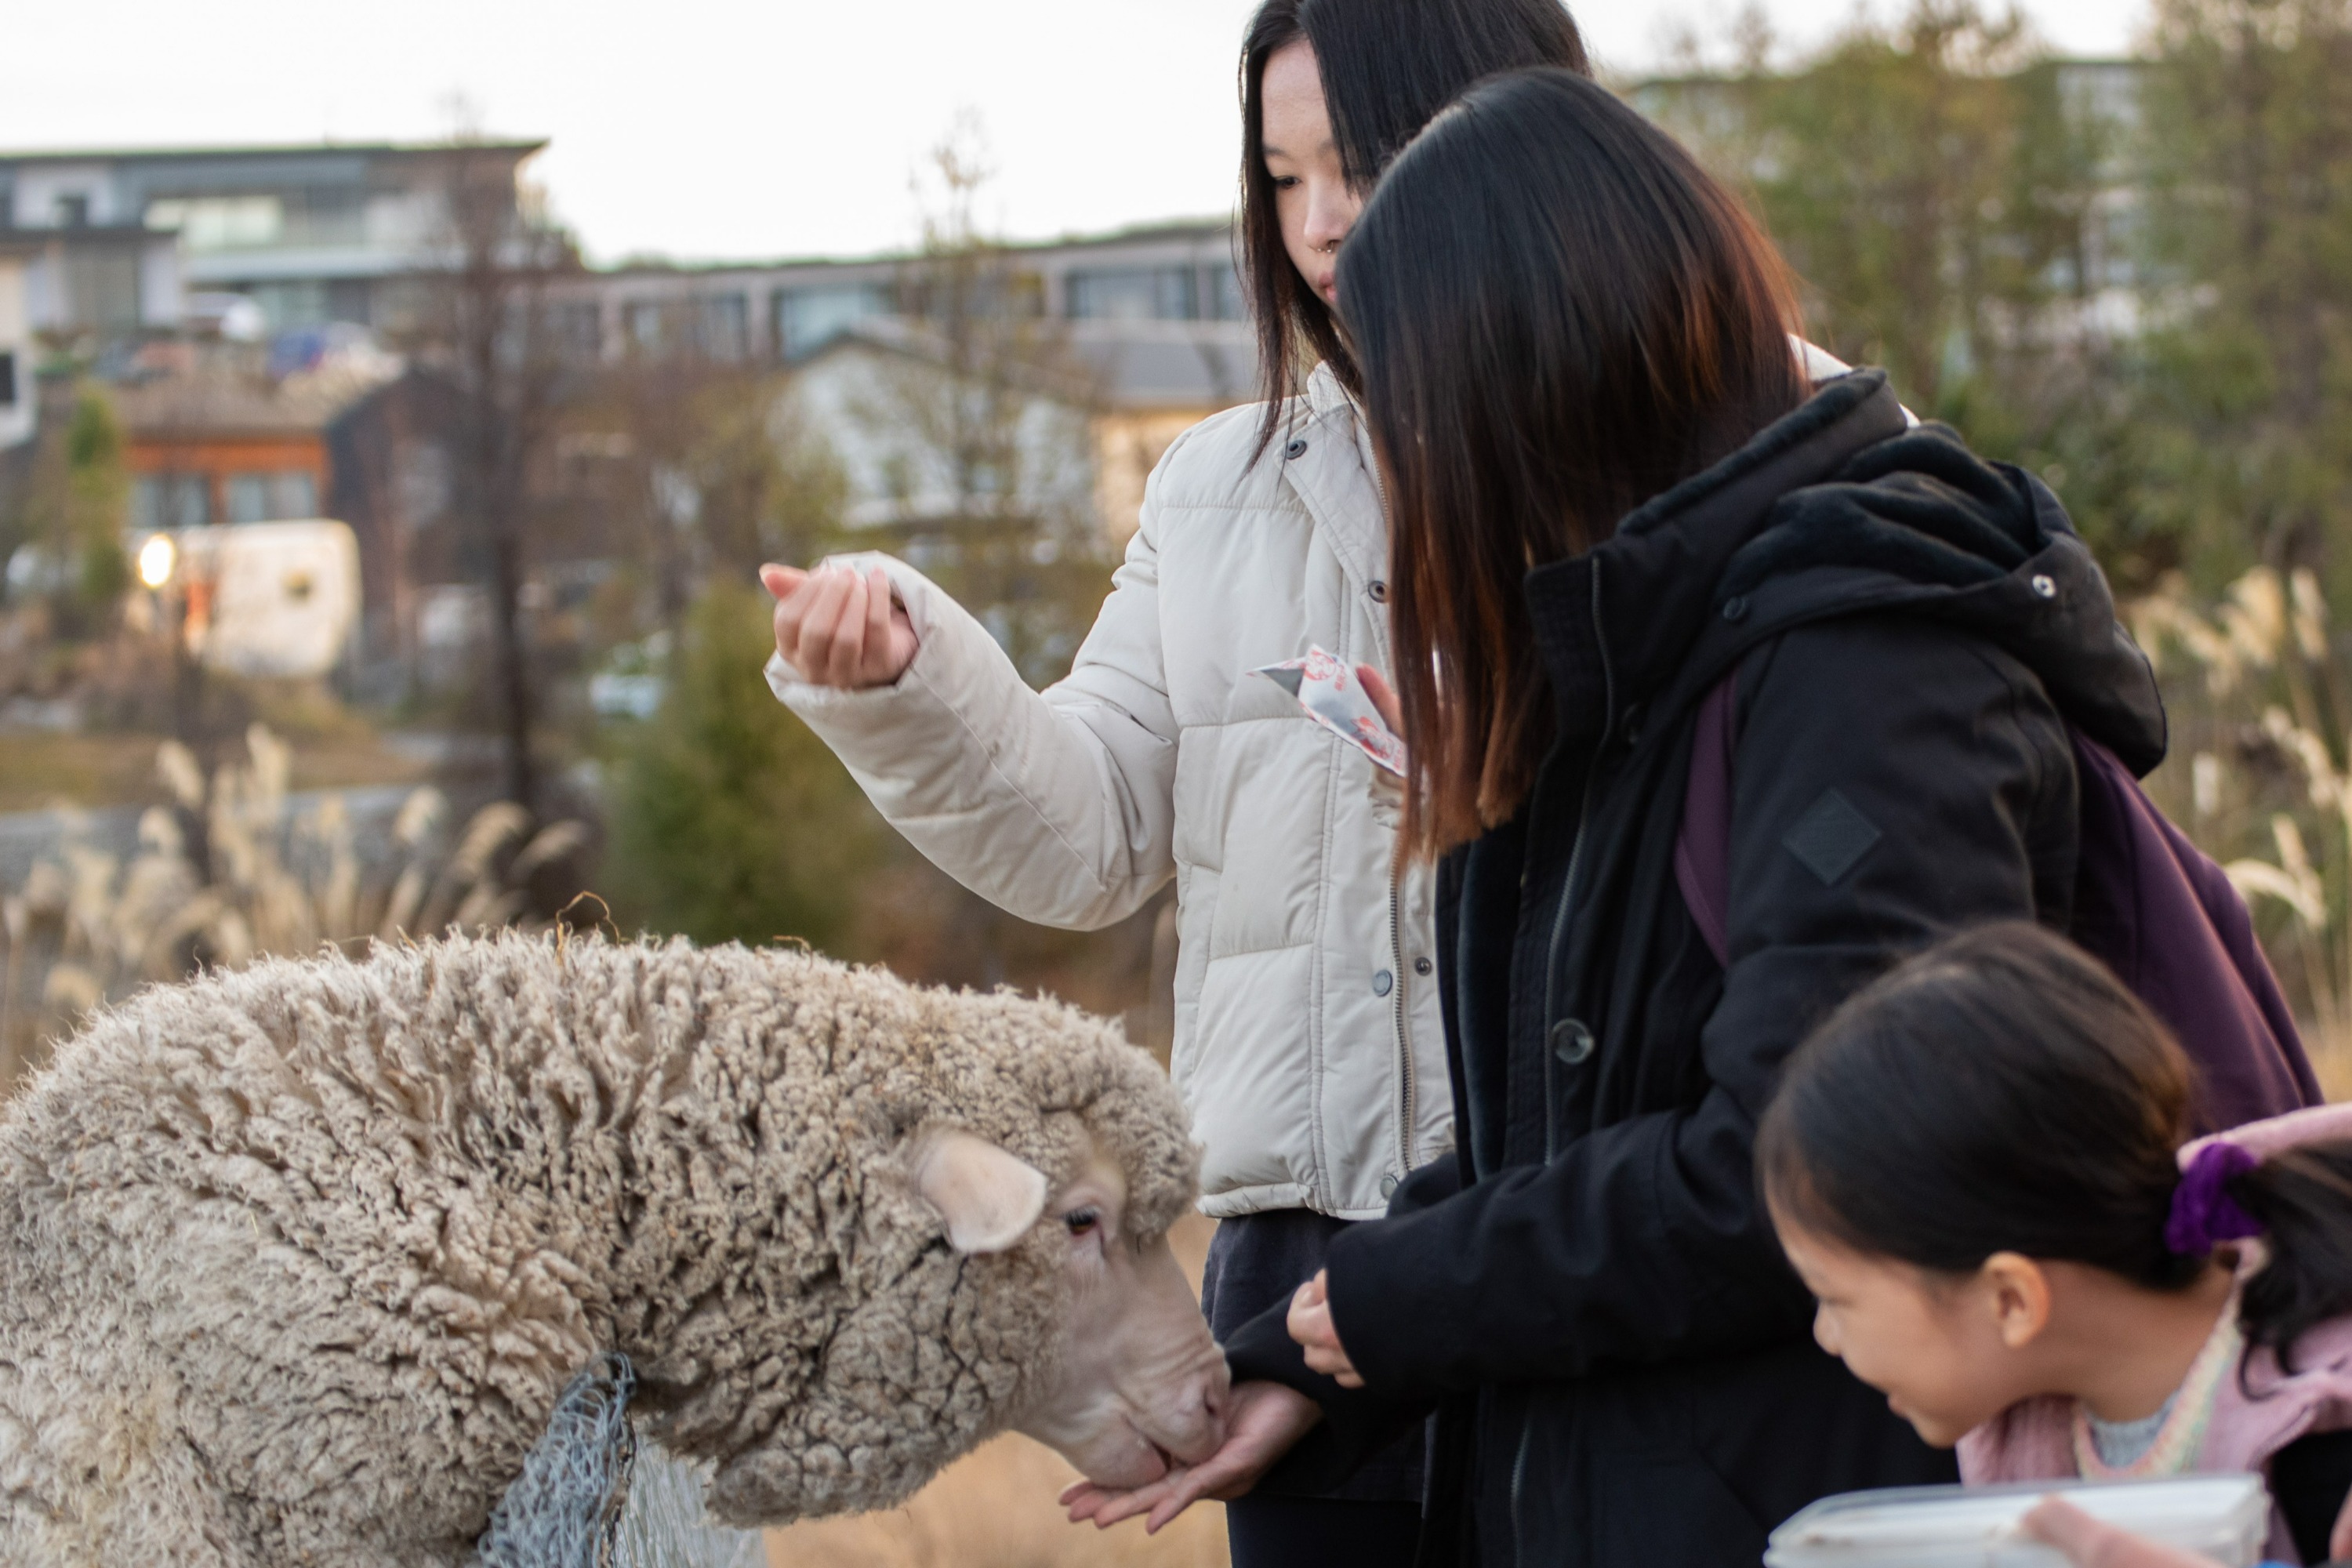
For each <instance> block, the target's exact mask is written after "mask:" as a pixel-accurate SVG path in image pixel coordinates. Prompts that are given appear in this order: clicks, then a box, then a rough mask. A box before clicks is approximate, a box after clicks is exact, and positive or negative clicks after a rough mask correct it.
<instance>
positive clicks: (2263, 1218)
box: [2228, 1140, 2352, 1376]
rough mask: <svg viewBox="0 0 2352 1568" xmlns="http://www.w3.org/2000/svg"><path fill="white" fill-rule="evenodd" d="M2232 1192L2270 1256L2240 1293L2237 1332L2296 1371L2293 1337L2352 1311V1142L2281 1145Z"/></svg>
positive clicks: (2235, 1180) (2241, 1176)
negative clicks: (2249, 1218) (2260, 1233)
mask: <svg viewBox="0 0 2352 1568" xmlns="http://www.w3.org/2000/svg"><path fill="white" fill-rule="evenodd" d="M2228 1190H2229V1194H2230V1196H2231V1198H2232V1199H2234V1200H2235V1201H2236V1202H2237V1204H2238V1206H2239V1207H2241V1208H2242V1209H2244V1210H2245V1212H2246V1213H2247V1215H2249V1216H2251V1217H2252V1219H2253V1221H2254V1222H2255V1223H2256V1224H2257V1225H2259V1226H2261V1227H2262V1236H2263V1242H2264V1244H2265V1246H2266V1247H2267V1249H2268V1251H2269V1254H2270V1260H2269V1262H2268V1263H2266V1264H2264V1265H2263V1268H2262V1270H2261V1271H2260V1272H2259V1273H2257V1274H2256V1275H2254V1277H2253V1278H2252V1279H2249V1280H2247V1281H2246V1285H2245V1289H2244V1290H2243V1291H2242V1293H2241V1295H2240V1297H2239V1305H2238V1326H2239V1329H2240V1331H2242V1333H2243V1334H2244V1336H2245V1341H2246V1348H2247V1349H2248V1350H2249V1351H2251V1350H2253V1349H2255V1348H2257V1347H2263V1346H2266V1347H2268V1348H2269V1349H2270V1351H2271V1352H2272V1353H2273V1354H2274V1355H2276V1356H2277V1357H2278V1363H2279V1370H2280V1371H2282V1372H2284V1373H2287V1374H2288V1375H2289V1376H2292V1375H2294V1370H2295V1368H2294V1346H2295V1342H2296V1341H2298V1340H2299V1339H2301V1338H2302V1337H2303V1336H2304V1335H2305V1333H2307V1332H2309V1331H2311V1330H2313V1329H2315V1328H2317V1327H2318V1326H2319V1325H2320V1324H2321V1323H2324V1322H2326V1321H2327V1320H2328V1319H2330V1318H2339V1317H2343V1316H2345V1315H2347V1313H2352V1140H2347V1141H2345V1142H2328V1143H2308V1144H2303V1145H2300V1146H2298V1147H2294V1148H2289V1149H2283V1150H2281V1151H2279V1152H2277V1153H2274V1154H2273V1155H2271V1156H2270V1157H2269V1158H2267V1159H2265V1160H2263V1162H2262V1163H2260V1164H2258V1165H2254V1166H2252V1167H2251V1168H2250V1169H2248V1170H2245V1171H2242V1172H2241V1173H2238V1174H2237V1175H2235V1176H2233V1177H2231V1179H2230V1182H2229V1184H2228Z"/></svg>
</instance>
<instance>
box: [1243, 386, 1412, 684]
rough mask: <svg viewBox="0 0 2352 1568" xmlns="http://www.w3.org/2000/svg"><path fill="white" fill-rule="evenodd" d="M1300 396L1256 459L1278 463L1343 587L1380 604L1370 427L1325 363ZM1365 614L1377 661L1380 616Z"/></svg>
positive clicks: (1383, 531) (1381, 529) (1376, 483)
mask: <svg viewBox="0 0 2352 1568" xmlns="http://www.w3.org/2000/svg"><path fill="white" fill-rule="evenodd" d="M1300 401H1301V402H1303V403H1304V405H1305V407H1304V408H1303V409H1300V408H1298V407H1297V405H1294V407H1293V410H1292V413H1291V416H1290V417H1289V419H1288V420H1287V421H1286V423H1285V425H1284V426H1283V429H1282V433H1281V434H1280V435H1279V436H1277V437H1276V438H1275V443H1274V445H1273V446H1271V447H1268V448H1267V449H1266V452H1265V457H1264V458H1261V459H1260V461H1262V462H1266V463H1272V464H1274V465H1276V467H1277V468H1280V469H1281V472H1282V476H1283V478H1284V479H1286V480H1287V481H1288V483H1289V485H1290V489H1291V490H1292V492H1293V493H1294V494H1296V495H1297V497H1298V499H1299V501H1300V503H1301V504H1302V505H1304V506H1305V507H1306V509H1307V515H1308V516H1309V517H1310V518H1312V519H1313V520H1314V522H1315V530H1316V532H1317V533H1318V535H1320V536H1321V538H1322V540H1323V542H1324V543H1325V544H1326V545H1327V546H1328V547H1329V549H1330V551H1331V553H1332V554H1333V555H1334V556H1335V557H1337V558H1338V560H1339V565H1340V568H1341V570H1342V571H1344V572H1345V573H1346V574H1347V575H1348V579H1349V587H1350V588H1351V589H1352V590H1353V591H1354V592H1356V593H1358V594H1361V595H1366V597H1367V598H1368V599H1369V600H1370V602H1371V603H1374V604H1378V605H1385V604H1386V603H1387V601H1388V589H1387V586H1386V579H1387V577H1388V574H1389V528H1388V514H1387V510H1386V509H1385V508H1384V507H1383V505H1382V504H1381V489H1380V479H1379V469H1378V468H1377V467H1376V465H1375V462H1374V458H1373V456H1372V447H1371V433H1370V428H1369V426H1367V425H1366V423H1365V420H1364V416H1363V413H1362V411H1361V410H1360V409H1359V408H1358V407H1357V406H1356V402H1355V400H1354V399H1353V398H1351V397H1349V395H1348V391H1347V388H1345V387H1343V386H1341V385H1340V384H1339V377H1338V376H1336V375H1334V374H1331V367H1330V366H1329V365H1328V364H1318V365H1317V366H1316V367H1315V370H1314V373H1313V374H1311V375H1309V376H1308V377H1307V390H1306V393H1305V395H1304V396H1303V398H1302V399H1300ZM1374 584H1380V586H1378V587H1375V586H1374ZM1372 619H1373V624H1374V626H1377V627H1378V628H1379V635H1380V638H1381V647H1380V648H1379V649H1378V650H1377V652H1378V655H1379V658H1380V659H1381V662H1383V663H1385V662H1386V661H1387V658H1388V647H1387V629H1388V616H1387V615H1386V614H1385V613H1384V612H1383V613H1381V614H1378V615H1375V616H1373V617H1372Z"/></svg>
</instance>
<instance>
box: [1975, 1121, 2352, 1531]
mask: <svg viewBox="0 0 2352 1568" xmlns="http://www.w3.org/2000/svg"><path fill="white" fill-rule="evenodd" d="M2221 1136H2223V1137H2226V1138H2228V1139H2229V1140H2230V1141H2231V1142H2233V1143H2238V1144H2242V1145H2243V1146H2244V1147H2246V1148H2247V1149H2249V1150H2252V1152H2254V1153H2255V1154H2257V1155H2261V1156H2268V1155H2271V1154H2273V1153H2276V1152H2278V1151H2279V1150H2281V1149H2285V1148H2289V1147H2292V1146H2294V1145H2295V1144H2298V1143H2315V1142H2328V1141H2332V1140H2336V1139H2352V1105H2323V1106H2315V1107H2314V1108H2312V1109H2310V1110H2297V1111H2293V1112H2290V1113H2289V1114H2287V1115H2285V1116H2280V1117H2274V1118H2273V1119H2271V1120H2270V1121H2256V1122H2252V1123H2250V1124H2248V1125H2247V1126H2244V1127H2240V1128H2236V1129H2233V1130H2232V1131H2229V1132H2227V1133H2224V1134H2221ZM2198 1147H2199V1145H2198V1144H2196V1143H2192V1144H2189V1146H2187V1147H2186V1148H2184V1149H2182V1150H2181V1151H2180V1155H2181V1160H2182V1162H2183V1163H2186V1162H2187V1161H2188V1160H2189V1157H2190V1156H2191V1155H2193V1154H2194V1153H2195V1152H2196V1150H2197V1149H2198ZM2261 1264H2262V1252H2261V1248H2260V1247H2248V1248H2246V1249H2245V1254H2244V1261H2243V1262H2242V1263H2241V1264H2240V1278H2241V1280H2242V1279H2245V1278H2246V1277H2248V1276H2250V1275H2252V1273H2253V1272H2254V1271H2255V1270H2256V1269H2258V1268H2260V1267H2261ZM2294 1360H2295V1366H2296V1370H2295V1373H2294V1376H2292V1377H2284V1376H2282V1375H2281V1374H2280V1372H2279V1365H2278V1359H2277V1357H2275V1356H2274V1355H2273V1354H2272V1353H2271V1352H2269V1351H2267V1350H2259V1351H2256V1352H2253V1353H2252V1354H2251V1355H2249V1356H2248V1357H2247V1358H2246V1361H2245V1367H2244V1375H2243V1377H2242V1378H2241V1377H2240V1376H2239V1375H2238V1373H2237V1371H2236V1370H2235V1369H2232V1371H2231V1375H2230V1376H2228V1377H2226V1378H2224V1379H2222V1381H2221V1388H2220V1391H2219V1392H2218V1394H2216V1396H2215V1400H2214V1405H2213V1412H2212V1415H2210V1417H2209V1418H2208V1419H2207V1421H2206V1424H2205V1432H2204V1436H2203V1440H2202V1441H2201V1442H2200V1444H2199V1445H2198V1449H2197V1455H2196V1458H2194V1459H2192V1460H2191V1461H2190V1463H2189V1468H2190V1469H2191V1470H2195V1471H2204V1472H2228V1471H2233V1470H2238V1471H2242V1470H2263V1471H2266V1470H2267V1468H2268V1467H2269V1465H2270V1460H2271V1456H2272V1455H2273V1454H2276V1453H2277V1452H2278V1451H2279V1450H2280V1449H2281V1448H2284V1447H2286V1446H2287V1445H2288V1444H2289V1443H2292V1442H2294V1440H2295V1439H2296V1438H2298V1437H2302V1436H2308V1435H2309V1434H2311V1433H2314V1432H2336V1431H2341V1430H2343V1429H2344V1428H2346V1427H2352V1318H2336V1319H2332V1320H2330V1321H2327V1322H2325V1323H2322V1324H2320V1325H2319V1326H2318V1327H2317V1328H2315V1329H2313V1330H2312V1331H2310V1332H2308V1333H2306V1334H2305V1335H2304V1336H2303V1338H2302V1339H2301V1340H2300V1341H2298V1342H2296V1344H2295V1346H2294ZM2248 1388H2252V1390H2253V1394H2252V1395H2251V1396H2250V1395H2249V1394H2247V1393H2246V1392H2245V1391H2246V1389H2248ZM2074 1403H2075V1402H2074V1400H2073V1399H2071V1398H2066V1397H2063V1396H2060V1395H2055V1394H2045V1395H2043V1396H2042V1397H2040V1398H2036V1399H2027V1400H2021V1401H2020V1402H2019V1403H2018V1404H2015V1405H2011V1406H2010V1407H2009V1408H2008V1409H2007V1410H2004V1411H2002V1412H2001V1413H2000V1415H1996V1416H1994V1417H1993V1418H1992V1419H1991V1420H1990V1421H1988V1422H1986V1423H1985V1424H1984V1425H1983V1426H1979V1427H1978V1428H1977V1429H1976V1430H1975V1431H1973V1432H1971V1433H1969V1435H1968V1436H1965V1437H1963V1438H1961V1439H1960V1447H1959V1457H1960V1479H1962V1480H1963V1481H1966V1482H1967V1483H1968V1484H1969V1485H1970V1486H1987V1485H1990V1484H1992V1483H1995V1482H2000V1481H2041V1480H2072V1479H2077V1478H2078V1476H2079V1474H2080V1471H2079V1470H2078V1468H2077V1466H2076V1463H2075V1458H2074ZM2267 1550H2268V1552H2269V1554H2270V1555H2271V1556H2272V1557H2273V1558H2275V1559H2277V1560H2278V1561H2279V1562H2282V1563H2295V1562H2300V1561H2301V1559H2300V1558H2298V1557H2297V1556H2296V1555H2295V1551H2294V1541H2293V1539H2292V1538H2291V1537H2290V1536H2289V1535H2288V1534H2287V1530H2286V1521H2284V1519H2283V1518H2281V1517H2280V1515H2279V1513H2278V1511H2277V1510H2275V1509H2273V1510H2272V1513H2271V1539H2270V1545H2269V1547H2268V1548H2267Z"/></svg>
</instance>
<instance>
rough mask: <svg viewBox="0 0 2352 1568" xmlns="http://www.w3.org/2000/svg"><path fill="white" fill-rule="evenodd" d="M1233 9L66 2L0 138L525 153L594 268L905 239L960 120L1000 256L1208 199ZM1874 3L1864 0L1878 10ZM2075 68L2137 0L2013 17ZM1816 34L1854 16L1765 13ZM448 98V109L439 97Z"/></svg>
mask: <svg viewBox="0 0 2352 1568" xmlns="http://www.w3.org/2000/svg"><path fill="white" fill-rule="evenodd" d="M1253 3H1254V0H822V3H820V0H766V3H764V4H743V3H740V0H731V3H730V0H567V3H566V4H563V5H551V4H544V3H542V4H526V3H524V0H397V3H396V4H387V3H385V0H210V3H208V4H206V5H202V6H197V5H188V4H186V0H72V3H71V4H68V5H32V4H26V5H16V6H12V7H11V8H10V9H11V13H12V14H11V16H10V17H9V20H8V25H7V31H8V36H9V38H8V55H9V58H10V68H9V70H8V72H7V78H8V80H7V86H6V89H5V91H0V149H31V148H59V147H119V146H179V145H191V144H206V143H210V144H223V143H236V144H243V143H265V142H267V143H276V142H317V141H320V140H321V139H331V140H340V141H346V142H356V141H367V140H381V139H399V140H412V139H425V138H435V137H438V136H441V135H445V134H446V133H447V132H449V131H450V129H451V128H452V127H453V125H455V124H456V123H457V121H458V119H459V117H461V116H463V117H465V118H467V119H470V120H471V121H474V122H475V123H478V125H479V126H480V127H481V128H482V129H484V130H487V131H488V132H495V133H498V134H503V135H528V136H544V137H547V138H550V139H551V146H550V147H549V148H548V150H547V152H546V153H542V154H541V156H540V158H539V159H538V161H537V162H536V163H534V164H533V165H532V168H533V170H534V172H535V174H536V175H537V177H538V178H539V179H540V180H541V182H542V183H543V184H545V185H546V187H547V188H548V191H549V193H550V195H551V197H552V200H553V204H554V206H555V208H556V211H557V212H558V214H559V215H560V216H562V218H563V219H564V220H565V221H566V222H568V223H570V224H571V225H572V226H573V227H574V228H575V229H576V230H577V231H578V232H579V233H580V235H581V236H582V237H583V239H584V240H585V242H586V244H587V247H588V249H589V252H590V254H591V256H592V258H594V259H596V260H599V261H612V260H616V259H618V258H622V257H624V256H628V255H633V254H664V255H669V256H673V257H678V258H730V257H740V258H765V257H784V256H810V255H844V254H855V253H857V252H861V251H867V250H873V249H877V248H883V247H895V246H899V245H903V244H905V243H906V242H907V241H908V240H909V239H910V238H911V237H913V235H914V233H915V232H916V222H917V219H916V214H917V210H918V208H917V202H916V198H915V196H914V195H913V194H912V192H911V191H910V189H909V180H910V176H911V175H912V173H913V171H914V170H915V168H916V167H917V166H918V164H919V163H920V162H921V161H922V158H923V154H924V152H925V150H926V149H927V148H929V146H931V145H933V144H935V143H936V142H938V141H939V140H940V137H941V136H942V135H943V134H945V133H946V132H947V131H948V129H949V127H950V125H951V124H952V123H953V122H954V121H956V119H957V117H958V115H959V114H960V113H969V114H970V115H971V116H972V117H974V118H975V119H976V121H977V122H978V123H979V124H980V125H981V126H982V128H983V130H984V132H985V135H986V138H987V142H988V144H989V146H990V149H991V152H992V163H993V164H994V166H995V168H996V170H997V171H998V173H997V177H996V179H995V181H994V183H993V185H992V192H991V195H990V196H989V198H988V202H987V210H986V211H985V212H984V214H983V217H984V220H985V221H986V222H988V223H989V225H990V226H992V227H993V228H995V229H996V230H998V231H999V232H1002V233H1004V234H1007V235H1009V236H1012V237H1024V238H1032V237H1036V238H1042V237H1049V236H1053V235H1056V234H1062V233H1071V232H1085V231H1090V230H1098V229H1103V228H1108V227H1113V226H1118V225H1121V224H1128V223H1137V222H1144V221H1148V220H1150V219H1153V218H1159V217H1171V216H1197V215H1202V214H1211V213H1218V212H1223V211H1225V210H1227V209H1228V208H1229V207H1230V205H1231V204H1232V199H1233V188H1234V169H1233V159H1234V153H1235V145H1236V139H1237V134H1238V133H1237V132H1236V129H1235V124H1234V98H1233V77H1232V71H1233V59H1234V48H1235V46H1236V43H1237V41H1238V39H1239V37H1240V33H1241V27H1242V23H1243V21H1244V18H1245V17H1246V16H1247V15H1248V13H1249V11H1250V9H1251V6H1252V5H1253ZM1882 3H1887V0H1882ZM2024 8H2025V10H2026V13H2027V15H2028V16H2030V17H2031V18H2032V20H2033V22H2034V23H2035V24H2036V25H2037V26H2039V27H2040V28H2041V29H2042V33H2043V35H2044V36H2045V37H2049V38H2050V39H2051V40H2052V41H2053V43H2055V44H2056V45H2058V46H2059V47H2062V48H2063V49H2066V50H2068V51H2070V52H2074V53H2098V54H2113V53H2119V52H2122V51H2123V50H2124V49H2126V47H2128V46H2129V43H2130V41H2131V37H2132V33H2133V30H2134V28H2135V27H2136V26H2137V19H2138V16H2139V15H2140V11H2141V7H2140V5H2138V4H2137V0H2028V3H2027V4H2026V5H2025V7H2024ZM1737 9H1738V6H1737V5H1736V4H1733V3H1728V0H1658V3H1656V4H1639V3H1636V4H1627V3H1625V0H1613V3H1612V4H1611V5H1606V6H1601V5H1591V6H1588V7H1586V8H1584V9H1583V10H1582V11H1580V20H1582V21H1583V23H1584V25H1585V30H1586V34H1587V37H1589V38H1590V39H1591V43H1592V45H1593V47H1594V50H1595V53H1596V55H1597V56H1598V57H1599V58H1600V59H1601V63H1602V64H1603V66H1604V67H1607V68H1612V69H1616V70H1619V71H1626V72H1633V71H1639V70H1642V69H1643V68H1648V67H1652V66H1654V65H1656V64H1658V63H1659V62H1660V61H1661V60H1662V59H1663V58H1664V51H1665V49H1666V47H1667V44H1668V41H1669V40H1670V39H1671V37H1673V36H1674V34H1675V31H1676V29H1677V27H1678V26H1690V27H1695V28H1696V29H1697V30H1698V32H1699V33H1700V34H1701V35H1702V36H1715V35H1717V34H1719V33H1720V32H1721V31H1722V30H1723V29H1725V28H1726V27H1727V22H1728V18H1729V17H1730V16H1732V15H1733V14H1734V12H1735V11H1736V10H1737ZM1766 9H1767V10H1768V12H1769V15H1770V16H1771V17H1772V19H1773V23H1774V26H1775V27H1776V29H1777V30H1778V32H1779V33H1780V36H1781V37H1784V38H1787V39H1789V40H1790V41H1791V42H1792V43H1793V44H1796V45H1802V44H1803V43H1805V42H1808V41H1812V40H1817V39H1818V38H1820V37H1822V36H1824V35H1826V34H1827V33H1828V32H1829V31H1831V30H1832V29H1833V28H1834V27H1835V26H1837V25H1838V24H1839V23H1840V22H1841V21H1842V20H1843V19H1844V18H1846V17H1847V16H1850V15H1851V14H1852V11H1853V0H1766ZM460 103H462V104H464V105H466V106H467V107H466V108H463V109H459V108H457V107H456V106H457V105H458V104H460Z"/></svg>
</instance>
